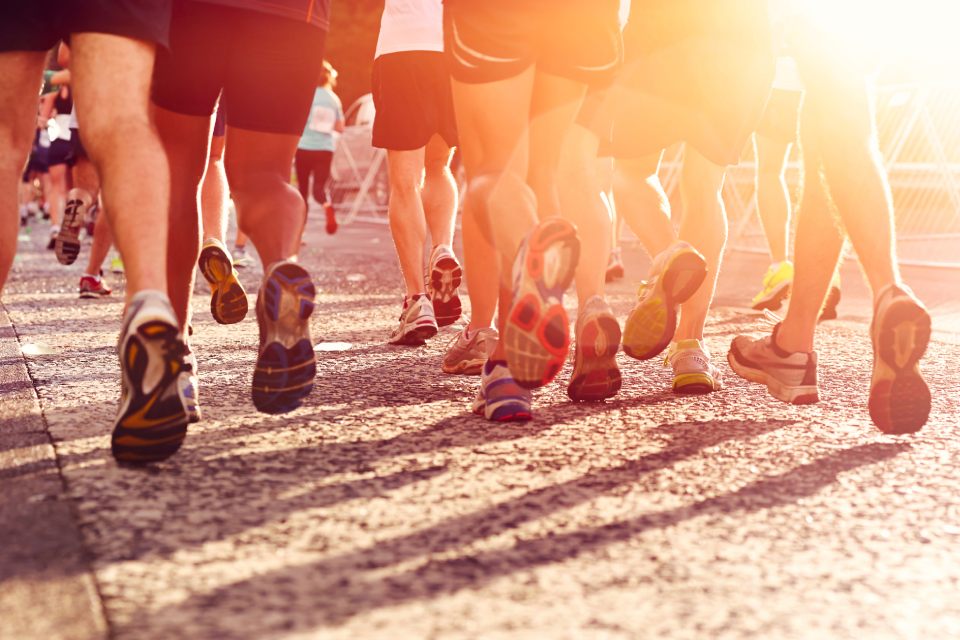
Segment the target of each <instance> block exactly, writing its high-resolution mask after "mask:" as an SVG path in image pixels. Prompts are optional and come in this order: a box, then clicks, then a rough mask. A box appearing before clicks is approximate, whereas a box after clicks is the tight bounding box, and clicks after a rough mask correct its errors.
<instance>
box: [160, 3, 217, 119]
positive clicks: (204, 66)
mask: <svg viewBox="0 0 960 640" xmlns="http://www.w3.org/2000/svg"><path fill="white" fill-rule="evenodd" d="M219 12H220V9H219V8H218V7H216V6H214V5H210V4H207V3H203V2H177V3H176V5H175V6H174V10H173V19H172V21H171V25H170V48H169V49H166V48H163V49H160V50H159V51H158V52H157V60H156V64H155V66H154V71H153V96H152V98H153V103H154V104H155V105H157V106H158V107H161V108H163V109H165V110H167V111H171V112H173V113H178V114H181V115H186V116H203V117H208V116H211V115H213V110H214V109H215V108H216V104H217V99H218V98H219V96H220V92H221V89H222V88H223V83H224V77H225V69H226V57H225V50H224V49H225V43H224V42H223V40H224V37H225V33H224V28H225V27H229V25H228V24H221V23H220V20H221V18H222V16H221V15H220V13H219Z"/></svg>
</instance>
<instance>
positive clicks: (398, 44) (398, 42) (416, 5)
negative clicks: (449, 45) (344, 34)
mask: <svg viewBox="0 0 960 640" xmlns="http://www.w3.org/2000/svg"><path fill="white" fill-rule="evenodd" d="M481 1H482V0H481ZM401 51H443V4H442V0H386V4H385V5H384V7H383V16H382V17H381V18H380V37H379V38H377V52H376V54H375V55H374V58H379V57H380V56H382V55H386V54H388V53H398V52H401Z"/></svg>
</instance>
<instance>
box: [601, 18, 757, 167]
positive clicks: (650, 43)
mask: <svg viewBox="0 0 960 640" xmlns="http://www.w3.org/2000/svg"><path fill="white" fill-rule="evenodd" d="M766 2H767V0H669V1H663V2H642V3H639V4H638V3H635V6H634V10H633V12H632V13H631V17H630V22H629V23H628V24H627V28H626V30H625V32H624V48H625V63H624V67H623V70H622V71H621V73H620V74H618V76H617V80H616V82H615V84H614V87H613V88H612V89H611V92H610V95H609V100H608V103H607V105H606V107H607V109H608V111H609V113H608V116H609V118H610V119H611V121H612V125H613V126H612V141H611V144H610V147H609V149H606V151H608V152H610V153H611V154H612V155H614V156H615V157H621V158H636V157H642V156H646V155H650V154H652V153H656V152H658V151H660V150H661V149H663V148H665V147H668V146H670V145H672V144H674V143H677V142H686V143H687V144H688V145H691V146H693V147H694V148H695V149H696V150H697V151H699V152H700V153H701V154H702V155H704V156H705V157H706V158H708V159H709V160H711V161H712V162H714V163H716V164H718V165H727V164H736V163H737V162H738V161H739V159H740V155H741V152H742V150H743V149H744V147H745V145H746V143H747V141H748V139H749V137H750V135H751V134H752V133H753V131H754V130H755V129H756V127H757V123H758V122H759V120H760V116H761V114H762V113H763V109H764V106H765V104H766V101H767V96H768V95H769V93H770V90H771V87H772V85H773V75H774V69H775V62H776V61H775V57H774V52H773V45H772V38H771V35H770V23H769V17H768V15H767V5H766ZM607 130H608V129H607V127H606V125H605V127H604V130H603V131H598V133H599V134H601V135H603V134H604V133H605V132H606V131H607Z"/></svg>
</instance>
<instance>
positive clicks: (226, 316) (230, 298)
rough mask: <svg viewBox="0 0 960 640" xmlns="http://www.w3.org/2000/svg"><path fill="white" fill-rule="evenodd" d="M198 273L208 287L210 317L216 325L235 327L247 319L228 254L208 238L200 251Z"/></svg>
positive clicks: (240, 287) (243, 293)
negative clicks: (208, 284)
mask: <svg viewBox="0 0 960 640" xmlns="http://www.w3.org/2000/svg"><path fill="white" fill-rule="evenodd" d="M199 266H200V273H202V274H203V277H204V278H206V280H207V282H208V283H210V315H212V316H213V319H214V320H216V321H217V322H219V323H220V324H236V323H237V322H240V321H241V320H243V319H244V318H245V317H246V316H247V304H248V303H247V292H246V291H244V290H243V285H241V284H240V280H239V275H238V274H237V270H236V269H234V268H233V260H232V259H231V258H230V252H229V251H227V248H226V247H225V246H224V245H223V243H222V242H220V241H219V240H217V239H216V238H210V239H209V240H207V241H206V242H204V243H203V249H201V250H200V261H199Z"/></svg>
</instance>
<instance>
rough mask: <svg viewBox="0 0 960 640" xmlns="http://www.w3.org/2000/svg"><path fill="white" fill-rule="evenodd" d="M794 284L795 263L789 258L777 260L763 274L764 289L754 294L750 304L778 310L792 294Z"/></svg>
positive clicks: (759, 307) (755, 307) (758, 308)
mask: <svg viewBox="0 0 960 640" xmlns="http://www.w3.org/2000/svg"><path fill="white" fill-rule="evenodd" d="M791 284H793V263H792V262H790V261H789V260H783V261H782V262H775V263H773V264H771V265H770V267H769V268H768V269H767V274H766V275H765V276H763V289H761V290H760V293H758V294H757V295H755V296H753V301H752V302H751V303H750V306H751V307H753V308H754V309H757V310H758V311H759V310H762V309H770V311H776V310H777V309H779V308H780V307H781V306H783V301H784V300H786V299H787V296H789V295H790V285H791Z"/></svg>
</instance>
